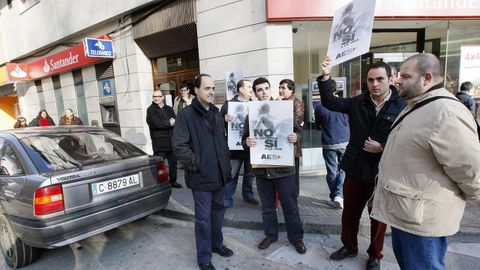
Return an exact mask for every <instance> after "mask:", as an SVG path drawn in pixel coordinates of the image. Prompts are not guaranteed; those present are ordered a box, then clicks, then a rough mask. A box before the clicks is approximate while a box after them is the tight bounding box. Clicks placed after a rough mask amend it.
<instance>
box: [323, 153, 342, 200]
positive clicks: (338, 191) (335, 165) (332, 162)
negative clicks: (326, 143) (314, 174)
mask: <svg viewBox="0 0 480 270" xmlns="http://www.w3.org/2000/svg"><path fill="white" fill-rule="evenodd" d="M344 153H345V148H340V149H325V148H323V159H324V160H325V166H326V167H327V184H328V188H329V189H330V200H332V201H333V199H334V198H335V196H339V197H342V198H343V181H344V180H345V172H344V171H343V170H342V169H340V162H342V158H343V154H344Z"/></svg>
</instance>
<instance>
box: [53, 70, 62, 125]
mask: <svg viewBox="0 0 480 270" xmlns="http://www.w3.org/2000/svg"><path fill="white" fill-rule="evenodd" d="M52 82H53V94H54V95H55V105H56V106H57V116H58V119H60V117H62V116H63V112H64V110H65V105H64V103H63V93H62V85H61V84H60V76H59V75H55V76H52Z"/></svg>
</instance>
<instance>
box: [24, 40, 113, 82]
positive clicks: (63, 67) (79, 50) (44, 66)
mask: <svg viewBox="0 0 480 270" xmlns="http://www.w3.org/2000/svg"><path fill="white" fill-rule="evenodd" d="M100 38H102V39H110V38H109V37H108V36H107V35H103V36H101V37H100ZM105 60H106V59H105V58H98V57H86V56H85V50H84V47H83V43H82V44H78V45H76V46H73V47H71V48H69V49H67V50H64V51H61V52H58V53H55V54H52V55H49V56H47V57H44V58H41V59H38V60H36V61H34V62H32V63H29V64H27V66H28V75H29V78H30V79H31V80H36V79H40V78H44V77H49V76H51V75H54V74H58V73H62V72H65V71H69V70H72V69H77V68H81V67H84V66H87V65H91V64H93V63H97V62H100V61H105Z"/></svg>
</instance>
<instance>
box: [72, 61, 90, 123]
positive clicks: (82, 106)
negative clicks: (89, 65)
mask: <svg viewBox="0 0 480 270" xmlns="http://www.w3.org/2000/svg"><path fill="white" fill-rule="evenodd" d="M72 75H73V85H74V87H75V96H76V98H77V113H78V115H77V116H78V117H79V118H80V119H82V122H83V123H85V124H87V123H88V113H87V101H86V98H85V88H84V87H83V77H82V70H81V69H77V70H73V71H72Z"/></svg>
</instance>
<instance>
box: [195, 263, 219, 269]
mask: <svg viewBox="0 0 480 270" xmlns="http://www.w3.org/2000/svg"><path fill="white" fill-rule="evenodd" d="M198 267H200V270H215V267H213V264H212V263H211V262H208V263H199V264H198Z"/></svg>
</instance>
